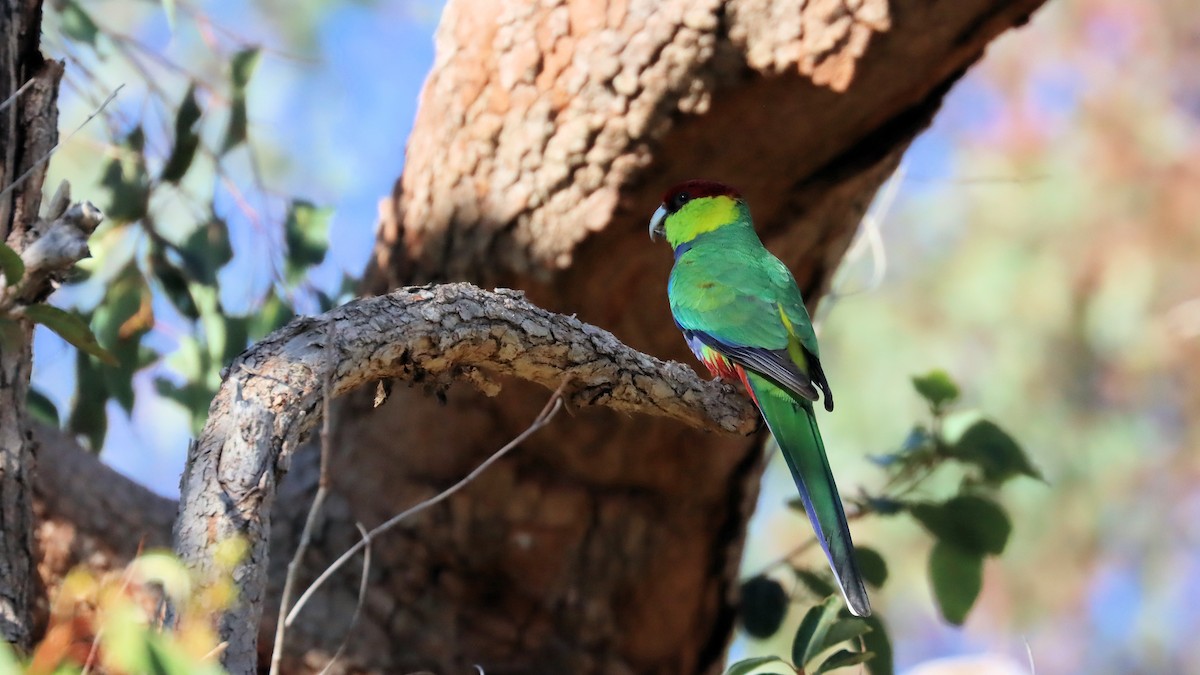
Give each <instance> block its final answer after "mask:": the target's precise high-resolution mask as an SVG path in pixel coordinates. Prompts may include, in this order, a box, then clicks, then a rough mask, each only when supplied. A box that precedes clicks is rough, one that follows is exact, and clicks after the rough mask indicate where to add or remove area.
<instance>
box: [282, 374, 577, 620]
mask: <svg viewBox="0 0 1200 675" xmlns="http://www.w3.org/2000/svg"><path fill="white" fill-rule="evenodd" d="M568 381H569V380H563V381H562V384H560V385H558V389H556V390H554V394H552V395H551V396H550V400H549V401H547V402H546V406H545V407H544V408H542V412H540V413H539V414H538V416H537V418H536V419H534V420H533V422H532V423H531V424H530V425H529V427H528V428H526V429H525V431H522V432H521V433H520V434H519V435H518V436H517V437H516V438H514V439H512V440H511V441H509V442H508V443H507V444H506V445H505V446H504V447H503V448H500V449H499V450H497V451H496V452H495V454H493V455H492V456H491V457H488V458H487V459H486V460H484V462H483V463H482V464H480V465H479V466H477V467H475V469H474V470H473V471H471V473H469V474H467V475H466V477H465V478H463V479H462V480H460V481H458V482H457V483H455V484H454V485H451V486H450V487H449V488H447V489H445V490H443V491H441V492H439V493H438V494H436V495H434V496H433V497H430V498H429V499H426V500H425V501H423V502H420V503H419V504H417V505H415V506H413V507H411V508H408V509H406V510H404V511H401V512H400V513H398V514H396V515H395V516H392V517H391V519H389V520H388V521H387V522H385V523H383V524H382V525H379V526H378V527H376V528H375V529H373V530H371V531H370V532H369V533H368V534H367V536H366V538H364V539H363V540H361V541H359V542H358V543H357V544H355V545H354V546H351V547H350V549H349V550H347V551H346V552H345V553H343V554H342V555H341V557H340V558H338V559H337V560H335V561H333V564H332V565H330V566H329V567H328V568H326V570H325V571H324V572H322V573H321V576H319V577H317V578H316V580H315V581H313V582H312V584H311V585H309V587H308V589H307V590H305V591H304V594H303V595H301V596H300V599H299V600H297V601H296V606H295V607H292V611H291V612H289V613H288V615H287V620H286V624H287V625H289V626H290V625H292V622H293V621H295V620H296V615H297V614H299V613H300V610H301V609H302V608H303V607H304V604H305V603H306V602H308V599H309V598H310V597H312V594H313V593H315V592H316V590H317V589H318V588H320V587H321V585H322V584H324V583H325V582H326V581H327V580H328V579H329V577H331V576H333V574H334V572H337V571H338V570H339V569H341V567H342V565H344V564H346V561H347V560H349V559H350V558H352V557H354V555H355V554H356V553H358V552H359V551H361V550H362V549H363V547H364V546H366V545H367V543H368V542H370V541H371V539H373V538H374V537H377V536H379V535H381V534H383V533H384V532H387V531H388V530H390V529H392V528H393V527H395V526H396V525H398V524H400V522H402V521H403V520H404V519H406V518H408V517H409V516H412V515H415V514H417V513H420V512H421V511H424V510H425V509H427V508H429V507H431V506H434V505H436V504H439V503H441V502H443V501H445V500H446V499H447V498H449V497H450V496H451V495H453V494H454V493H456V492H458V491H459V490H461V489H463V488H464V487H466V486H467V484H468V483H470V482H471V481H473V480H475V479H476V478H477V477H478V476H479V474H481V473H483V472H484V471H486V470H487V468H488V467H489V466H491V465H493V464H495V463H496V462H497V461H499V460H500V458H501V457H503V456H504V455H506V454H508V451H509V450H512V449H513V448H515V447H517V446H518V445H520V444H521V443H522V442H524V441H525V439H527V438H529V437H530V436H532V435H533V434H534V433H535V432H537V430H538V429H541V428H542V427H544V426H546V425H547V424H549V423H550V420H552V419H554V416H555V415H557V414H558V411H559V410H561V409H562V395H563V391H564V390H565V389H566V386H567V382H568Z"/></svg>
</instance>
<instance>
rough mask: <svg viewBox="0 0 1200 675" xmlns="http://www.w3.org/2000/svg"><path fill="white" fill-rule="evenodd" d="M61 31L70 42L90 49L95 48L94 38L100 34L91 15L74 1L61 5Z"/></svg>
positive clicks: (70, 0)
mask: <svg viewBox="0 0 1200 675" xmlns="http://www.w3.org/2000/svg"><path fill="white" fill-rule="evenodd" d="M62 30H63V33H66V35H67V37H69V38H71V39H72V40H75V41H76V42H83V43H85V44H89V45H91V46H92V47H95V46H96V36H97V35H99V33H100V28H99V27H98V26H97V25H96V22H95V21H93V20H92V17H91V15H89V14H88V13H87V12H85V11H84V10H83V8H82V7H80V6H79V3H78V2H75V0H66V2H65V3H63V5H62Z"/></svg>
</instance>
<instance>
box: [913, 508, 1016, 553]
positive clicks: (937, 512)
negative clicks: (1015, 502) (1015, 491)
mask: <svg viewBox="0 0 1200 675" xmlns="http://www.w3.org/2000/svg"><path fill="white" fill-rule="evenodd" d="M909 512H910V513H912V515H913V517H914V518H916V519H917V521H919V522H920V523H921V525H922V526H924V527H925V529H926V530H928V531H929V533H930V534H932V535H933V536H934V537H936V538H937V539H939V540H940V541H946V542H949V543H952V544H954V545H956V546H958V547H959V548H961V549H963V550H965V551H969V552H971V553H973V554H976V555H986V554H992V555H999V554H1001V553H1003V552H1004V547H1005V545H1006V544H1007V543H1008V537H1009V535H1010V534H1011V533H1012V523H1011V522H1010V521H1009V519H1008V515H1007V514H1006V513H1005V512H1004V508H1003V507H1001V506H1000V505H999V504H997V503H996V502H994V501H992V500H991V499H988V498H987V497H983V496H980V495H970V494H968V495H958V496H957V497H953V498H951V499H949V500H947V501H946V502H945V503H942V504H937V503H932V502H923V503H920V504H913V505H912V506H911V507H909Z"/></svg>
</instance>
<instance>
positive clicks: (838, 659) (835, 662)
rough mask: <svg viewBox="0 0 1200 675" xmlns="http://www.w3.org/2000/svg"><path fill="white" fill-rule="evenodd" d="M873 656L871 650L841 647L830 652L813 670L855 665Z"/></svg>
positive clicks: (822, 670) (817, 671) (818, 670)
mask: <svg viewBox="0 0 1200 675" xmlns="http://www.w3.org/2000/svg"><path fill="white" fill-rule="evenodd" d="M873 656H875V655H874V654H872V653H871V652H856V651H851V650H849V649H843V650H841V651H837V652H834V653H833V654H831V655H830V656H829V658H827V659H825V661H824V662H823V663H822V664H821V665H820V666H818V667H817V669H816V670H815V671H813V672H814V673H827V672H829V671H831V670H836V669H838V668H848V667H850V666H857V665H858V664H860V663H866V662H867V661H869V660H871V658H872V657H873ZM805 672H808V671H805Z"/></svg>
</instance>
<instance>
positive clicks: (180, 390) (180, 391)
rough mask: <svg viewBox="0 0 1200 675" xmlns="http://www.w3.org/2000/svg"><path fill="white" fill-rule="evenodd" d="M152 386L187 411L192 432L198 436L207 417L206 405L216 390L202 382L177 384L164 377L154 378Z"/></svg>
mask: <svg viewBox="0 0 1200 675" xmlns="http://www.w3.org/2000/svg"><path fill="white" fill-rule="evenodd" d="M154 388H155V390H156V391H157V392H158V394H159V395H160V396H163V397H165V398H169V399H171V400H172V401H175V402H176V403H178V404H179V405H181V406H183V408H184V409H185V410H187V411H188V414H189V415H190V416H191V422H192V434H193V435H197V436H198V435H199V434H200V432H201V431H202V430H203V429H204V421H205V420H206V419H208V406H209V404H210V403H211V402H212V399H213V396H216V394H217V392H216V391H215V390H213V389H210V388H208V387H206V386H204V385H203V384H196V383H192V382H189V383H188V384H185V385H183V386H179V385H176V384H175V383H174V382H171V381H170V380H167V379H165V378H158V379H156V380H155V381H154Z"/></svg>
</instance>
